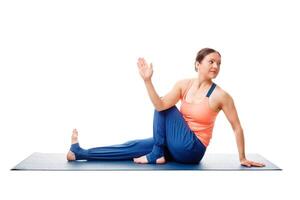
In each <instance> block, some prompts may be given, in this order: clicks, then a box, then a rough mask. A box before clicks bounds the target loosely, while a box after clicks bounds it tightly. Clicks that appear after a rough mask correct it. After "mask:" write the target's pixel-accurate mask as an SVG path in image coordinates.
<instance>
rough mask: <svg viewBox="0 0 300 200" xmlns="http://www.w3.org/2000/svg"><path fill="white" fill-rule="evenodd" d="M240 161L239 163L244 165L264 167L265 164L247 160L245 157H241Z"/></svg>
mask: <svg viewBox="0 0 300 200" xmlns="http://www.w3.org/2000/svg"><path fill="white" fill-rule="evenodd" d="M240 162H241V165H243V166H245V167H264V166H266V165H265V164H264V163H258V162H253V161H251V160H247V159H246V158H245V159H242V160H241V161H240Z"/></svg>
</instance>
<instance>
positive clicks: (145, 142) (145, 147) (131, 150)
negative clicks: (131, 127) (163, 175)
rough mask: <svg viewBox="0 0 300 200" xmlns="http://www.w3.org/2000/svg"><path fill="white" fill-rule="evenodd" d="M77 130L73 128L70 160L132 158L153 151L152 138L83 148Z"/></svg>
mask: <svg viewBox="0 0 300 200" xmlns="http://www.w3.org/2000/svg"><path fill="white" fill-rule="evenodd" d="M77 136H78V133H77V130H76V129H75V130H73V134H72V145H71V148H70V151H69V152H68V154H67V159H68V160H132V159H133V158H135V157H138V156H141V155H145V154H147V153H149V152H151V150H152V148H153V144H154V141H153V139H152V138H148V139H140V140H131V141H128V142H126V143H123V144H118V145H111V146H104V147H96V148H91V149H82V148H81V147H80V146H79V143H78V139H77Z"/></svg>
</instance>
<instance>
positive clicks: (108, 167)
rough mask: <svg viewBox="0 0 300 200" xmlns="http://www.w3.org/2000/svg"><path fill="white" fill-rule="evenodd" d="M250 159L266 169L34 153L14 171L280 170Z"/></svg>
mask: <svg viewBox="0 0 300 200" xmlns="http://www.w3.org/2000/svg"><path fill="white" fill-rule="evenodd" d="M247 158H248V159H250V160H252V159H253V160H254V161H257V162H263V163H265V165H266V166H265V167H262V168H260V167H251V168H248V167H244V166H241V165H240V162H239V159H238V155H236V154H206V155H204V157H203V159H202V161H201V162H200V163H199V164H182V163H177V162H173V161H172V162H171V161H170V162H167V163H166V164H162V165H156V164H136V163H134V162H133V161H129V160H128V161H70V162H69V161H67V160H66V155H65V154H62V153H33V154H31V155H30V156H29V157H28V158H26V159H25V160H23V161H22V162H20V163H19V164H18V165H16V166H15V167H14V168H12V170H30V171H128V170H129V171H138V170H140V171H150V170H200V171H201V170H216V171H226V170H229V171H240V170H242V171H243V170H251V171H253V170H264V171H266V170H281V169H280V168H278V167H277V166H276V165H274V164H273V163H271V162H270V161H268V160H266V159H265V158H263V157H262V156H260V155H259V154H248V155H247Z"/></svg>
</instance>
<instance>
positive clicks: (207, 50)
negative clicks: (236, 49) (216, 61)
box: [195, 48, 221, 72]
mask: <svg viewBox="0 0 300 200" xmlns="http://www.w3.org/2000/svg"><path fill="white" fill-rule="evenodd" d="M211 53H218V54H219V55H220V56H221V54H220V53H219V52H218V51H216V50H214V49H211V48H203V49H201V50H200V51H199V52H198V53H197V56H196V61H195V71H196V72H197V71H198V69H197V68H196V62H197V61H198V62H199V63H201V62H202V60H203V59H204V58H205V56H207V55H208V54H211Z"/></svg>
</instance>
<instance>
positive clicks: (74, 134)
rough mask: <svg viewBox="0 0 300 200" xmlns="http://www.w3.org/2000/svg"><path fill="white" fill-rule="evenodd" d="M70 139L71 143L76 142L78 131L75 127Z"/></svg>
mask: <svg viewBox="0 0 300 200" xmlns="http://www.w3.org/2000/svg"><path fill="white" fill-rule="evenodd" d="M71 140H72V144H76V143H78V131H77V129H76V128H75V129H73V133H72V137H71Z"/></svg>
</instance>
